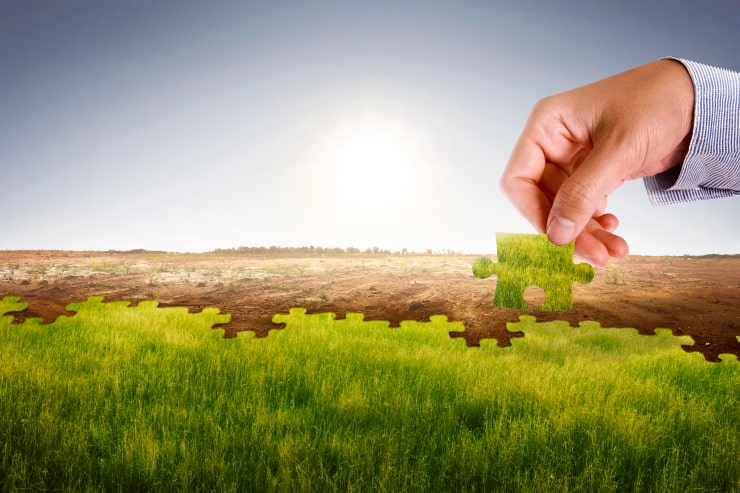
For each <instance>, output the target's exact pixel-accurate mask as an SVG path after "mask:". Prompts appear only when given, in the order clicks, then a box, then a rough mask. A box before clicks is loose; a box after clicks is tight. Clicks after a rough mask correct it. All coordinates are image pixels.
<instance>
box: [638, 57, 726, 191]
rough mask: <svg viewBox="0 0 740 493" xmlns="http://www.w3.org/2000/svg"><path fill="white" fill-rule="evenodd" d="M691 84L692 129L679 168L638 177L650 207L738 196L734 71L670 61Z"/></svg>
mask: <svg viewBox="0 0 740 493" xmlns="http://www.w3.org/2000/svg"><path fill="white" fill-rule="evenodd" d="M673 59H674V60H677V61H679V62H681V63H682V64H683V65H684V66H685V67H686V69H687V70H688V72H689V74H690V76H691V80H692V81H693V84H694V129H693V134H692V136H691V143H690V144H689V151H688V153H687V154H686V158H685V159H684V162H683V164H682V165H681V166H677V167H675V168H673V169H670V170H668V171H666V172H664V173H660V174H658V175H655V176H649V177H646V178H644V179H643V181H644V184H645V188H646V190H647V194H648V198H649V199H650V202H651V203H652V204H653V205H666V204H675V203H678V202H689V201H694V200H704V199H714V198H721V197H731V196H733V195H740V73H737V72H733V71H731V70H726V69H722V68H717V67H711V66H708V65H703V64H701V63H696V62H692V61H690V60H682V59H679V58H673Z"/></svg>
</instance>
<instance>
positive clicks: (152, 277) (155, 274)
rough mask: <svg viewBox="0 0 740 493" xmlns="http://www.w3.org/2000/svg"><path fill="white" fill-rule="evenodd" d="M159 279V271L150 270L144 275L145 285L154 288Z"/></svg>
mask: <svg viewBox="0 0 740 493" xmlns="http://www.w3.org/2000/svg"><path fill="white" fill-rule="evenodd" d="M158 279H159V271H158V270H157V269H151V270H149V272H147V274H146V283H147V285H148V286H154V283H155V282H157V280H158Z"/></svg>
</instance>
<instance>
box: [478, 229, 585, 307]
mask: <svg viewBox="0 0 740 493" xmlns="http://www.w3.org/2000/svg"><path fill="white" fill-rule="evenodd" d="M574 246H575V244H574V243H570V244H568V245H564V246H557V245H554V244H552V243H551V242H550V240H548V239H547V236H546V235H538V234H515V233H496V250H497V257H498V262H497V263H495V262H493V261H492V260H491V259H489V258H488V257H479V258H477V259H476V260H475V262H474V263H473V274H475V276H476V277H478V278H480V279H486V278H488V277H490V276H492V275H494V274H495V275H496V276H497V278H498V282H497V283H496V294H495V295H494V298H493V304H494V305H495V306H499V307H503V308H516V309H519V310H526V309H527V304H526V303H525V302H524V297H523V293H524V290H525V289H527V287H528V286H532V285H535V286H539V287H540V288H542V290H543V291H544V292H545V303H544V305H542V306H541V307H540V309H541V310H547V311H555V310H571V309H572V308H573V283H574V282H579V283H581V284H587V283H589V282H591V281H592V280H593V278H594V268H593V267H591V266H590V265H589V264H585V263H580V264H574V263H573V249H574Z"/></svg>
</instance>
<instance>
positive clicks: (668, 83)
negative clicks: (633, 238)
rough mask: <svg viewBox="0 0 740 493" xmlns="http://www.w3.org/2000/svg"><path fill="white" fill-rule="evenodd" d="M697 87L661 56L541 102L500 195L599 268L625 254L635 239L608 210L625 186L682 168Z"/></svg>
mask: <svg viewBox="0 0 740 493" xmlns="http://www.w3.org/2000/svg"><path fill="white" fill-rule="evenodd" d="M693 112H694V88H693V83H692V81H691V77H690V76H689V74H688V72H687V70H686V69H685V68H684V66H683V65H682V64H681V63H680V62H677V61H675V60H658V61H655V62H652V63H649V64H647V65H643V66H641V67H637V68H634V69H632V70H629V71H627V72H623V73H621V74H617V75H614V76H612V77H609V78H606V79H603V80H600V81H598V82H594V83H592V84H589V85H586V86H583V87H580V88H577V89H573V90H571V91H567V92H564V93H561V94H556V95H554V96H550V97H547V98H545V99H542V100H541V101H539V102H538V103H537V104H536V105H535V107H534V109H533V110H532V113H531V114H530V116H529V119H528V120H527V123H526V125H525V127H524V131H523V132H522V134H521V136H520V137H519V140H518V141H517V143H516V145H515V147H514V150H513V151H512V154H511V157H510V158H509V162H508V165H507V166H506V169H505V170H504V173H503V175H502V177H501V183H500V184H501V189H502V191H503V192H504V194H505V195H506V196H507V197H508V198H509V200H511V201H512V202H513V204H514V205H515V206H516V207H517V209H518V210H519V211H520V212H521V213H522V214H523V215H524V216H525V217H526V218H527V219H528V220H529V222H531V223H532V224H533V225H534V227H535V228H536V229H537V230H538V231H539V232H540V233H547V236H548V238H549V239H550V241H552V242H553V243H555V244H557V245H565V244H567V243H570V242H571V241H573V240H574V239H575V240H576V244H575V253H576V254H577V255H578V256H580V257H583V258H584V259H585V260H587V261H588V262H590V263H591V264H593V265H597V266H602V267H603V266H605V265H606V264H607V262H608V261H609V257H614V258H622V257H625V256H626V255H627V253H628V246H627V243H626V242H625V241H624V239H622V238H621V237H620V236H617V235H615V234H613V233H612V232H613V231H614V230H615V229H616V228H617V226H618V225H619V221H618V219H617V217H616V216H614V215H613V214H607V213H605V208H606V202H607V198H608V196H609V195H611V193H612V192H614V191H615V190H616V189H617V188H619V186H621V185H622V183H624V182H625V181H626V180H632V179H636V178H641V177H644V176H651V175H655V174H658V173H660V172H662V171H665V170H668V169H670V168H672V167H674V166H676V165H678V164H680V163H681V162H683V159H684V157H685V156H686V153H687V151H688V148H689V142H690V140H691V129H692V125H693Z"/></svg>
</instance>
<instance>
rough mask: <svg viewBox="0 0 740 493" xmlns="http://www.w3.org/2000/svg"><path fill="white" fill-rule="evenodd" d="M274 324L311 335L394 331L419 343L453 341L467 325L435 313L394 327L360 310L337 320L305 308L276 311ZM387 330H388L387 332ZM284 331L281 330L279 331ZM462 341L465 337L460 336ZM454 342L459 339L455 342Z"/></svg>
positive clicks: (393, 332) (326, 313) (381, 334)
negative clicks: (454, 335)
mask: <svg viewBox="0 0 740 493" xmlns="http://www.w3.org/2000/svg"><path fill="white" fill-rule="evenodd" d="M272 323H274V324H282V325H284V326H285V329H300V330H303V331H306V333H308V334H311V333H313V334H316V333H318V332H321V333H325V332H326V331H327V329H331V330H341V331H349V330H354V331H357V332H355V333H356V334H361V333H363V332H364V333H365V334H366V335H370V334H375V335H378V336H383V333H385V334H388V333H392V334H395V335H398V336H400V337H403V338H406V339H408V340H409V341H413V340H416V341H417V342H421V341H425V342H427V343H428V342H430V341H436V342H437V343H445V344H446V342H444V341H450V340H452V341H454V339H453V338H451V337H450V334H451V333H454V334H462V333H463V332H464V331H465V326H464V325H463V323H462V322H450V321H449V320H448V319H447V316H446V315H432V316H430V317H429V321H428V322H418V321H415V320H403V321H401V323H400V324H399V326H398V327H396V328H391V326H390V322H389V321H387V320H365V315H364V314H363V313H359V312H347V313H346V314H345V318H343V319H338V318H336V314H334V313H330V312H325V313H311V314H309V313H306V309H305V308H291V309H290V313H287V314H284V313H281V314H277V315H275V316H274V317H273V318H272ZM385 331H387V332H385ZM280 333H281V334H282V331H281V332H280ZM460 340H461V341H462V338H460ZM453 343H454V344H458V342H456V341H454V342H453Z"/></svg>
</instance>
